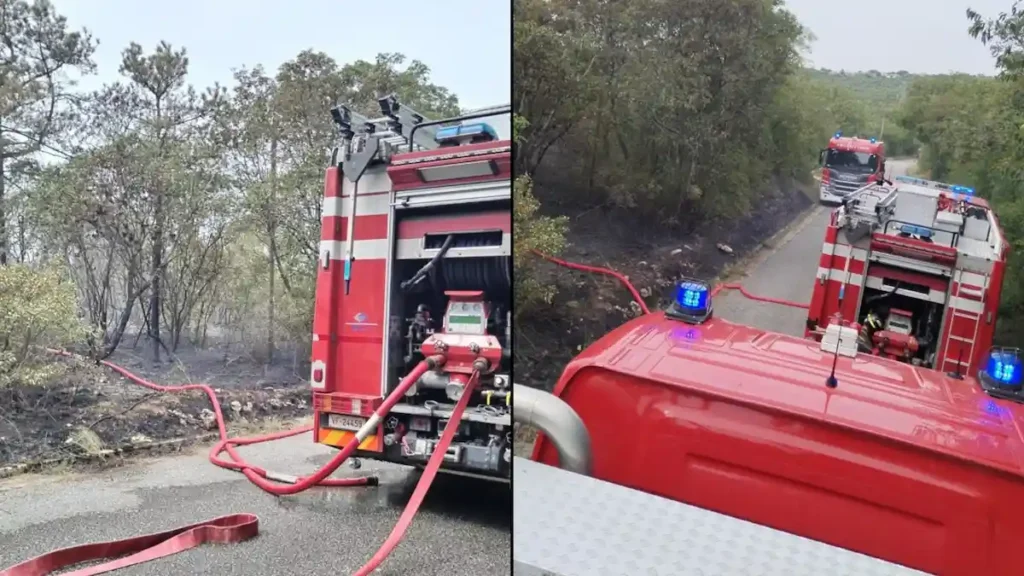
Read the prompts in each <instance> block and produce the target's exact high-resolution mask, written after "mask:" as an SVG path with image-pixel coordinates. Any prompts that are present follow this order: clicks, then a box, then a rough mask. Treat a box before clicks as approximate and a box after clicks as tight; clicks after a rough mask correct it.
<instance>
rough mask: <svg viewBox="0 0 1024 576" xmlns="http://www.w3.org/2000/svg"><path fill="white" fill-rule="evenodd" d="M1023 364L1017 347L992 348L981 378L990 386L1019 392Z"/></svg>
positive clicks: (1021, 386) (1022, 386) (1023, 386)
mask: <svg viewBox="0 0 1024 576" xmlns="http://www.w3.org/2000/svg"><path fill="white" fill-rule="evenodd" d="M1022 368H1024V366H1022V362H1021V359H1020V349H1019V348H993V349H992V350H991V351H990V352H989V353H988V362H987V363H986V364H985V370H984V371H982V373H981V375H980V376H981V380H982V381H983V383H985V384H987V385H988V386H990V387H993V388H996V389H1000V390H1008V391H1013V392H1019V391H1020V390H1021V389H1022V388H1024V385H1022V382H1021V371H1022Z"/></svg>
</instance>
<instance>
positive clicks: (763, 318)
mask: <svg viewBox="0 0 1024 576" xmlns="http://www.w3.org/2000/svg"><path fill="white" fill-rule="evenodd" d="M913 165H914V161H913V160H903V159H900V160H889V166H890V168H891V170H892V175H893V176H902V175H906V174H907V171H908V170H909V169H910V167H911V166H913ZM830 211H831V209H830V208H826V207H821V206H819V207H817V208H816V209H815V210H814V211H813V212H812V213H811V214H810V215H809V216H808V217H807V218H806V219H804V220H802V221H800V222H797V223H795V224H794V227H793V228H792V229H791V230H790V232H789V234H787V235H785V236H783V239H782V242H781V245H779V246H777V247H775V249H774V250H772V251H770V252H766V253H763V254H761V255H760V257H759V258H755V260H754V262H753V264H752V265H751V267H750V268H749V269H748V271H747V275H746V276H745V277H743V278H741V279H739V280H736V281H737V282H739V283H740V284H742V285H743V287H744V288H746V289H747V290H748V291H749V292H751V293H753V294H755V295H758V296H769V297H772V298H781V299H783V300H790V301H795V302H809V301H810V299H811V292H812V291H813V289H814V275H815V273H816V272H817V270H818V260H819V256H820V254H821V244H822V242H824V241H825V227H826V225H827V224H828V218H829V213H830ZM715 314H717V315H720V316H721V317H722V318H725V319H727V320H731V321H733V322H740V323H743V324H747V325H750V326H754V327H756V328H760V329H762V330H772V331H775V332H782V333H785V334H790V335H792V336H799V337H801V338H802V337H803V335H804V325H805V323H806V321H807V312H806V311H804V310H800V309H796V308H787V307H784V306H777V305H774V304H765V303H762V302H755V301H752V300H748V299H746V298H744V297H743V296H742V295H741V294H739V293H737V292H729V293H727V294H725V295H724V296H720V297H718V298H717V299H716V300H715Z"/></svg>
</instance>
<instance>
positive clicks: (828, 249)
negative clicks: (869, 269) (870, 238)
mask: <svg viewBox="0 0 1024 576" xmlns="http://www.w3.org/2000/svg"><path fill="white" fill-rule="evenodd" d="M835 247H836V251H835V252H832V243H831V242H825V243H824V244H822V246H821V253H822V254H825V255H826V256H839V257H842V258H847V257H849V256H850V252H853V259H854V260H859V261H862V262H863V261H864V260H867V257H868V251H867V250H865V249H863V248H854V247H853V246H850V245H849V244H836V245H835Z"/></svg>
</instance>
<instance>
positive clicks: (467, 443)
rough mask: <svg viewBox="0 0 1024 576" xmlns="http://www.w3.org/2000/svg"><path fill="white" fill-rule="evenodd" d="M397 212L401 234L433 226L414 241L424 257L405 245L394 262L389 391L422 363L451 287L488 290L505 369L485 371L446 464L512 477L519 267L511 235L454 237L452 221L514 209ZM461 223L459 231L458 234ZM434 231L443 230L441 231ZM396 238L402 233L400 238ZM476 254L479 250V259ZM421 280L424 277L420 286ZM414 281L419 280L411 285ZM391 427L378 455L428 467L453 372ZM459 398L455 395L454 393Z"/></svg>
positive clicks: (427, 384) (417, 396)
mask: <svg viewBox="0 0 1024 576" xmlns="http://www.w3.org/2000/svg"><path fill="white" fill-rule="evenodd" d="M453 208H456V207H451V206H449V207H443V208H432V209H421V210H415V211H400V212H399V213H398V214H397V215H396V219H397V220H398V222H396V224H397V228H398V230H400V231H401V230H403V229H411V227H412V226H408V227H407V226H403V223H406V224H409V223H413V224H414V225H415V228H416V229H418V230H420V229H424V230H427V231H426V232H425V233H424V234H422V235H420V237H419V238H417V239H410V238H406V239H405V240H403V241H405V242H412V241H413V240H416V242H415V243H416V244H418V245H419V246H421V247H422V250H420V251H410V250H403V249H401V248H400V249H399V250H398V251H397V253H396V257H395V260H394V261H393V268H392V275H391V294H390V310H391V314H390V334H389V338H388V341H389V346H388V353H387V356H388V358H387V364H386V366H387V382H388V388H387V390H385V394H387V393H389V392H390V391H391V389H392V388H393V387H394V386H395V385H396V384H397V383H398V381H399V380H400V379H401V378H402V376H404V375H405V374H407V373H408V372H409V371H410V370H411V369H412V368H413V367H414V366H415V365H416V364H417V363H418V362H420V361H421V360H423V358H424V354H423V353H422V351H421V345H422V343H423V342H424V340H426V339H427V338H428V337H429V336H430V334H432V333H434V332H435V331H441V330H442V329H443V318H444V315H445V312H446V309H447V308H448V304H449V297H448V296H446V293H448V292H451V291H470V292H472V291H482V292H483V300H484V302H485V305H486V306H487V316H488V318H487V320H486V331H485V333H486V334H489V335H492V336H494V337H496V338H497V339H498V341H499V342H500V344H501V348H502V352H503V354H502V358H501V365H500V366H498V367H496V368H497V369H496V370H494V371H493V372H491V373H489V374H484V375H483V376H482V377H481V379H480V385H479V386H478V387H477V389H476V391H475V392H474V398H472V399H471V400H470V404H469V407H468V408H467V411H466V414H465V416H464V417H463V423H462V426H461V427H460V428H459V429H458V432H457V434H456V436H455V439H454V441H453V442H452V445H451V447H450V448H449V450H448V453H447V455H446V458H445V468H446V469H448V470H455V471H461V472H465V473H473V474H482V475H485V476H490V477H495V476H496V477H500V478H507V477H508V476H509V474H510V468H509V462H510V460H511V450H510V449H511V426H510V423H511V416H510V411H511V397H510V396H509V395H510V393H511V386H510V380H509V378H508V373H509V364H510V361H511V355H510V350H511V326H510V320H511V304H512V303H511V295H512V282H511V280H512V270H511V267H512V262H511V252H510V250H509V248H510V246H508V238H507V236H508V235H507V233H506V232H505V231H504V230H502V229H488V227H487V226H482V227H476V226H475V225H473V224H469V225H468V227H470V228H473V229H466V230H457V231H451V232H449V231H447V230H444V229H443V227H444V226H445V225H446V223H448V224H449V225H450V224H451V223H457V222H460V221H463V222H472V221H481V219H482V218H483V219H485V218H486V217H488V216H493V215H496V214H501V213H504V214H506V215H507V214H509V213H510V212H509V209H508V205H507V203H504V205H502V203H493V204H489V203H488V204H480V205H478V206H474V207H472V208H469V209H468V210H467V207H466V206H459V207H457V208H458V211H457V212H454V211H453ZM458 226H460V225H455V226H453V228H457V227H458ZM435 230H436V231H435ZM399 236H400V237H402V234H401V232H400V233H399ZM476 254H480V255H479V256H478V255H476ZM418 276H421V277H422V279H421V280H419V281H415V279H416V278H417V277H418ZM410 281H413V282H410ZM410 392H411V393H410V394H409V395H407V396H406V398H405V400H404V401H403V402H401V403H400V404H399V405H397V406H396V407H395V409H394V410H392V414H391V416H390V417H389V418H387V419H386V421H385V423H384V445H383V453H380V454H376V455H375V457H377V458H381V459H384V460H389V461H393V462H398V463H402V464H412V465H417V464H422V463H425V462H426V461H427V459H428V458H429V457H430V456H431V454H433V448H434V446H435V445H436V444H437V441H438V439H439V438H440V436H441V432H442V431H443V429H444V427H445V425H446V424H447V423H448V417H447V416H448V414H450V412H451V409H452V408H453V407H454V405H455V402H456V401H457V399H458V396H457V394H458V393H459V392H458V388H457V387H455V388H454V389H453V385H452V382H451V375H450V374H449V373H446V372H444V371H438V372H428V373H427V374H425V375H424V377H423V378H422V379H421V380H420V381H419V382H418V383H417V384H416V385H415V386H414V387H413V389H412V390H411V391H410ZM453 394H455V395H453Z"/></svg>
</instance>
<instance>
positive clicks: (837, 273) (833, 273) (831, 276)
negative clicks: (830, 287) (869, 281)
mask: <svg viewBox="0 0 1024 576" xmlns="http://www.w3.org/2000/svg"><path fill="white" fill-rule="evenodd" d="M821 278H826V279H828V280H831V281H833V282H842V281H843V280H846V272H844V271H842V270H840V269H839V268H822V267H820V266H819V267H818V279H821ZM862 280H863V276H861V275H860V274H850V280H849V282H847V283H846V284H847V285H848V286H856V287H858V288H860V283H861V281H862Z"/></svg>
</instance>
